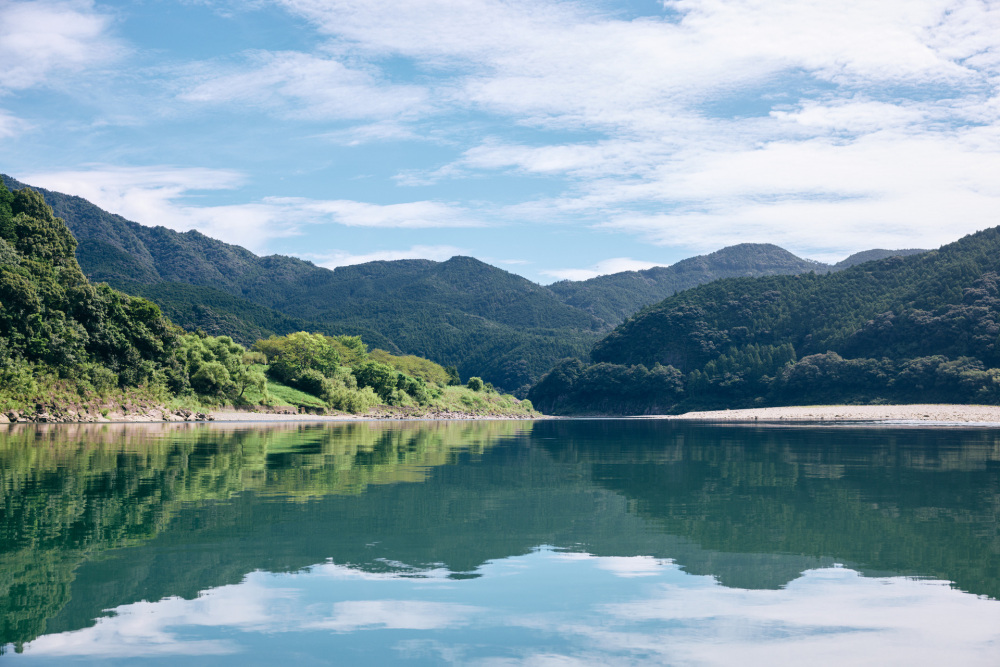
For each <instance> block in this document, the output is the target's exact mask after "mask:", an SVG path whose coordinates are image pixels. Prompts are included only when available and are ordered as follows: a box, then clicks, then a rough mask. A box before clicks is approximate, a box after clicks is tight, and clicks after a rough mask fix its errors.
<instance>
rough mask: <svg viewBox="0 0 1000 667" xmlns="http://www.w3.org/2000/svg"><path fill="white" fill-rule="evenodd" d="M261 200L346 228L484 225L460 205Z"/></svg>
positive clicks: (286, 199)
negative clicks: (328, 220) (315, 216)
mask: <svg viewBox="0 0 1000 667" xmlns="http://www.w3.org/2000/svg"><path fill="white" fill-rule="evenodd" d="M264 201H265V202H267V203H269V204H272V205H277V206H284V207H290V208H293V209H296V210H297V211H300V212H302V213H307V214H313V215H317V216H323V217H328V218H329V219H331V220H333V221H334V222H337V223H339V224H341V225H347V226H348V227H395V228H408V229H421V228H428V227H480V226H483V224H484V223H483V222H482V221H481V220H478V219H477V218H476V217H475V216H474V215H473V214H471V213H470V212H469V211H467V210H465V209H463V208H462V207H460V206H457V205H454V204H447V203H442V202H435V201H415V202H406V203H403V204H370V203H367V202H359V201H350V200H346V199H338V200H313V199H301V198H296V197H269V198H267V199H265V200H264Z"/></svg>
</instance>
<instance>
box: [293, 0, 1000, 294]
mask: <svg viewBox="0 0 1000 667" xmlns="http://www.w3.org/2000/svg"><path fill="white" fill-rule="evenodd" d="M282 4H283V5H285V6H286V7H288V8H289V9H290V10H292V11H293V12H296V13H298V14H300V15H302V16H304V17H306V18H307V19H309V20H311V21H313V22H314V24H315V25H316V26H317V27H318V29H319V30H320V31H321V32H324V33H326V34H328V35H330V36H331V37H332V38H333V41H332V42H331V45H333V47H332V48H336V49H339V50H340V51H342V52H345V53H353V54H355V55H357V56H359V57H361V58H362V59H364V58H374V57H382V56H401V57H405V58H411V59H412V60H413V61H414V62H415V63H416V64H417V65H418V67H422V68H424V69H425V70H426V71H428V72H432V73H435V74H437V75H438V77H439V78H438V81H439V83H438V84H437V85H436V86H434V87H433V88H432V89H430V90H431V92H432V94H433V95H435V96H436V97H435V100H436V102H435V106H436V107H438V108H442V107H444V106H448V105H450V106H451V107H453V108H455V109H469V108H472V109H480V110H486V111H489V112H492V113H494V114H496V115H497V116H499V117H501V118H508V119H510V120H511V121H513V122H516V123H520V124H528V125H536V126H539V127H543V128H550V129H571V130H573V129H587V130H594V131H598V132H600V133H602V134H603V137H602V138H599V139H595V140H591V141H588V142H575V143H551V142H550V143H544V142H541V143H540V144H537V145H521V144H516V143H511V142H509V141H505V140H503V139H502V138H493V139H490V140H487V141H485V142H482V143H480V144H479V145H477V146H473V147H471V148H469V149H467V150H466V151H465V152H464V153H463V154H462V155H461V156H460V157H459V158H458V159H457V160H455V161H453V162H452V163H450V164H447V165H445V166H443V167H440V168H437V169H433V170H430V171H428V172H425V173H418V172H413V171H407V172H404V173H401V174H400V175H399V177H398V178H397V182H398V183H400V184H403V185H421V186H426V185H430V184H434V183H437V182H440V181H441V180H442V179H446V178H455V177H462V176H467V175H470V174H482V173H488V172H497V171H501V172H503V171H513V172H517V173H519V174H527V175H538V176H545V177H548V178H552V177H563V178H565V179H567V183H568V185H569V187H568V188H567V190H566V191H565V192H564V193H563V195H562V196H560V197H559V198H557V199H554V200H540V201H538V202H527V203H525V204H524V205H523V206H522V207H520V208H519V207H516V206H514V207H510V208H509V209H508V210H507V212H508V213H509V214H515V213H519V212H524V211H529V212H530V211H531V210H532V209H534V212H535V213H536V214H538V215H537V216H536V217H535V218H534V219H535V220H536V221H539V222H543V221H552V220H556V221H571V222H573V221H582V222H583V223H585V224H594V223H595V222H596V223H598V224H602V223H603V224H605V226H606V227H607V228H609V229H619V230H623V231H628V232H634V233H639V234H641V235H643V236H644V237H645V238H649V239H652V240H654V241H655V242H657V243H662V244H669V245H681V244H683V245H692V247H694V246H697V248H698V249H704V250H709V249H715V248H717V247H719V246H720V245H727V244H729V243H732V242H734V241H736V240H743V239H744V238H746V237H752V238H753V239H754V240H759V241H774V242H779V243H786V244H790V245H792V246H793V247H795V248H797V249H799V250H800V251H801V252H805V253H807V254H814V255H815V254H817V253H823V252H830V253H833V254H839V255H842V254H843V253H845V252H849V251H851V250H856V249H859V248H858V247H857V245H853V244H856V243H857V240H856V238H851V237H850V236H849V235H852V234H857V233H858V232H859V231H864V232H869V231H871V230H873V229H874V230H875V231H876V234H877V236H878V238H879V243H880V244H882V245H888V246H898V245H912V244H914V243H916V242H917V241H919V243H920V244H922V245H935V244H939V243H941V242H944V241H949V240H952V239H954V238H955V237H957V236H958V235H961V234H963V233H967V232H971V231H974V230H976V229H980V228H982V227H985V226H989V225H993V224H996V223H997V222H998V221H1000V215H998V214H1000V195H998V194H997V193H996V188H995V185H994V182H995V179H993V178H992V174H993V173H997V172H998V171H1000V137H998V133H997V127H998V125H1000V97H998V95H997V91H998V86H1000V38H998V37H997V36H998V35H1000V9H998V8H997V7H996V6H995V3H984V2H979V1H978V0H924V1H921V2H914V1H913V0H887V1H886V2H880V3H877V6H874V5H872V3H870V2H867V1H864V0H848V1H847V2H841V3H836V4H835V5H833V4H830V3H828V2H824V1H823V0H775V1H774V2H767V3H762V2H758V1H756V0H709V1H705V0H698V1H697V2H696V1H695V0H669V1H667V2H665V3H664V6H665V12H664V14H663V15H662V16H659V17H646V18H642V19H637V20H625V19H622V18H619V17H615V16H610V15H608V14H604V13H601V12H600V11H596V10H590V9H587V8H586V7H585V6H583V5H582V4H580V3H562V2H530V3H529V2H497V1H494V0H461V1H460V0H422V1H420V2H413V3H404V4H403V5H398V4H396V5H384V4H382V5H380V4H378V3H365V2H361V1H360V0H336V1H327V0H323V1H320V0H285V1H284V2H283V3H282ZM747 102H749V103H751V104H752V105H755V106H756V108H757V110H756V111H746V110H745V108H744V106H743V105H744V103H747ZM727 104H728V105H731V110H727V107H726V105H727ZM719 105H721V106H719ZM716 107H718V108H716ZM570 213H572V215H568V214H570ZM546 215H553V217H552V218H546V217H545V216H546ZM793 218H794V219H793ZM914 234H915V236H916V240H915V239H914V238H913V236H914ZM860 238H862V239H863V240H864V241H867V240H869V237H868V234H861V236H860ZM550 275H556V274H550ZM565 275H569V274H565ZM583 275H584V274H582V273H578V274H575V276H577V277H581V276H583Z"/></svg>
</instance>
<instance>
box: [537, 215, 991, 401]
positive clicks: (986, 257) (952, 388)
mask: <svg viewBox="0 0 1000 667" xmlns="http://www.w3.org/2000/svg"><path fill="white" fill-rule="evenodd" d="M998 274H1000V228H993V229H988V230H985V231H982V232H979V233H977V234H973V235H971V236H968V237H965V238H963V239H961V240H959V241H957V242H955V243H952V244H949V245H946V246H943V247H942V248H940V249H939V250H935V251H930V252H926V253H923V254H918V255H912V256H908V257H889V258H886V259H880V260H877V261H872V262H866V263H862V264H859V265H856V266H853V267H850V268H846V269H844V270H842V271H838V272H835V273H827V274H819V273H815V272H811V273H806V274H798V275H793V276H766V277H759V278H731V279H725V280H719V281H715V282H712V283H709V284H705V285H701V286H699V287H696V288H693V289H690V290H686V291H684V292H680V293H678V294H676V295H674V296H672V297H670V298H667V299H665V300H663V301H662V302H660V303H659V304H656V305H655V306H651V307H648V308H646V309H644V310H642V311H640V312H639V313H637V314H636V315H634V316H633V317H631V318H630V319H629V320H627V321H626V322H625V323H623V324H622V325H620V326H619V327H618V328H616V329H615V330H614V331H613V332H611V333H610V334H609V335H608V336H606V337H605V338H604V339H602V340H601V341H600V342H598V343H597V345H595V346H594V348H593V350H592V352H591V361H592V362H593V363H592V364H590V365H587V364H584V363H582V362H581V361H579V360H578V359H568V360H565V361H563V362H560V363H559V364H557V366H556V367H555V368H554V369H553V370H552V371H551V372H550V373H549V374H548V375H546V377H545V378H543V379H542V380H541V381H540V382H539V383H538V384H537V385H536V386H535V387H533V388H532V390H531V392H530V394H529V396H530V397H531V399H532V401H533V402H534V403H535V404H536V405H537V406H539V407H540V409H542V410H543V411H546V412H563V413H574V412H593V413H651V412H667V411H683V410H689V409H698V408H718V407H726V408H732V407H748V406H760V405H790V404H810V403H830V402H840V403H842V402H855V403H871V402H914V401H916V402H971V403H991V404H994V403H997V402H1000V275H998ZM667 378H669V381H668V380H667Z"/></svg>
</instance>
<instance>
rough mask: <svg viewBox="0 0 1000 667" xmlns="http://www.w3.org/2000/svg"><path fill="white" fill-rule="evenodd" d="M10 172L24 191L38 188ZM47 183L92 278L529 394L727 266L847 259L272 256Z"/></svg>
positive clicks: (234, 330) (187, 311)
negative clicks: (570, 263)
mask: <svg viewBox="0 0 1000 667" xmlns="http://www.w3.org/2000/svg"><path fill="white" fill-rule="evenodd" d="M3 180H4V181H5V182H6V183H7V185H8V186H9V187H10V188H11V189H12V190H19V189H22V188H24V187H27V186H25V184H23V183H20V182H18V181H16V180H14V179H12V178H9V177H6V176H4V177H3ZM38 190H39V191H40V192H42V193H43V194H44V196H45V199H46V202H47V203H48V204H49V205H50V206H51V207H52V208H53V209H54V211H55V214H56V215H58V216H59V217H61V218H63V219H64V220H65V221H66V224H67V225H68V226H69V228H70V230H71V231H72V233H73V235H74V236H75V238H76V239H77V241H78V242H79V245H78V247H77V250H76V257H77V259H78V261H79V263H80V266H81V267H82V269H83V270H84V272H85V273H86V275H87V276H88V278H90V280H92V281H95V282H107V283H108V284H109V285H111V286H113V287H115V288H117V289H120V290H123V291H125V292H128V293H130V294H135V295H139V296H143V297H145V298H148V299H150V300H152V301H153V302H155V303H156V304H158V305H159V306H160V307H161V308H162V309H163V312H164V314H165V315H167V316H168V317H169V318H170V319H171V320H172V321H173V322H175V323H177V324H179V325H181V326H183V327H185V328H188V329H191V330H194V329H201V330H203V331H204V332H206V333H208V334H210V335H229V336H232V337H233V339H234V340H236V341H237V342H238V343H241V344H244V345H250V344H252V343H253V342H254V341H255V340H257V339H258V338H262V337H267V336H270V335H272V334H276V335H284V334H287V333H291V332H294V331H301V330H308V331H315V332H321V333H325V334H328V335H343V334H350V335H360V336H362V338H363V339H364V340H365V341H366V342H367V343H368V344H370V345H372V346H374V347H379V348H383V349H385V350H388V351H390V352H393V353H397V354H399V353H405V354H415V355H418V356H422V357H426V358H429V359H433V360H435V361H437V362H439V363H442V364H445V365H453V366H456V367H458V369H459V372H460V373H461V374H462V375H463V376H466V377H467V376H470V375H480V376H482V377H483V379H484V380H486V381H489V382H492V383H493V384H494V385H496V386H497V387H500V388H503V389H505V390H508V391H517V390H519V391H520V393H521V394H524V393H525V392H526V391H527V389H528V387H530V385H531V383H533V382H535V381H536V380H537V379H538V378H539V377H541V375H542V374H543V373H545V371H547V370H548V369H549V368H550V367H551V366H552V364H553V363H554V362H555V361H556V360H558V359H561V358H564V357H583V356H585V355H586V353H587V350H589V348H590V347H591V346H592V345H593V343H595V342H596V341H597V340H598V339H599V338H600V337H601V336H602V335H603V334H605V333H607V332H608V331H610V329H611V328H612V327H613V326H615V325H617V324H619V323H621V322H622V321H623V320H624V319H625V318H626V317H628V316H629V315H631V314H632V313H634V312H636V311H637V310H639V309H640V308H642V307H643V306H646V305H648V304H651V303H656V302H658V301H659V300H661V299H663V298H664V297H666V296H670V295H672V294H674V293H675V292H677V291H680V290H683V289H686V288H688V287H692V286H694V285H698V284H702V283H705V282H710V281H712V280H715V279H718V278H724V277H731V276H748V275H749V276H757V275H771V274H795V273H802V272H808V271H817V272H825V271H831V270H834V269H835V268H836V267H833V266H830V265H827V264H822V263H818V262H812V261H809V260H803V259H801V258H798V257H796V256H795V255H793V254H791V253H789V252H788V251H786V250H783V249H781V248H779V247H777V246H773V245H767V244H741V245H737V246H733V247H730V248H724V249H723V250H720V251H718V252H715V253H711V254H709V255H704V256H700V257H694V258H691V259H687V260H683V261H681V262H678V263H677V264H674V265H673V266H669V267H655V268H652V269H648V270H645V271H629V272H623V273H617V274H613V275H607V276H599V277H597V278H593V279H591V280H586V281H579V282H572V281H562V282H559V283H556V284H554V285H551V286H548V287H544V286H541V285H538V284H536V283H533V282H531V281H529V280H527V279H525V278H522V277H521V276H518V275H515V274H512V273H509V272H507V271H503V270H502V269H498V268H496V267H493V266H490V265H489V264H485V263H483V262H481V261H479V260H476V259H474V258H471V257H453V258H451V259H450V260H447V261H445V262H433V261H429V260H397V261H392V262H369V263H367V264H360V265H354V266H346V267H339V268H337V269H335V270H329V269H326V268H323V267H318V266H316V265H314V264H312V263H311V262H307V261H303V260H300V259H296V258H293V257H286V256H282V255H270V256H265V257H260V256H257V255H255V254H254V253H252V252H250V251H249V250H246V249H245V248H242V247H239V246H235V245H230V244H226V243H223V242H221V241H218V240H216V239H212V238H210V237H208V236H205V235H204V234H201V233H200V232H197V231H188V232H183V233H181V232H176V231H173V230H170V229H167V228H165V227H147V226H144V225H141V224H138V223H136V222H132V221H130V220H126V219H125V218H123V217H121V216H119V215H116V214H113V213H109V212H107V211H104V210H102V209H101V208H99V207H97V206H95V205H94V204H92V203H91V202H89V201H87V200H85V199H83V198H81V197H76V196H71V195H66V194H62V193H59V192H53V191H49V190H44V189H41V188H38ZM871 252H877V253H881V252H890V251H871ZM849 259H850V258H849ZM845 261H848V260H845Z"/></svg>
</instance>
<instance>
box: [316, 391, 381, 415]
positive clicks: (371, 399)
mask: <svg viewBox="0 0 1000 667" xmlns="http://www.w3.org/2000/svg"><path fill="white" fill-rule="evenodd" d="M324 398H325V399H326V402H327V403H328V404H329V405H330V407H331V408H333V409H334V410H339V411H341V412H350V413H351V414H355V415H356V414H364V413H366V412H368V411H369V410H370V409H371V408H372V407H374V406H376V405H378V404H379V402H380V400H379V397H378V396H377V395H376V394H375V392H374V391H372V390H371V387H364V388H363V389H357V390H354V389H348V388H346V387H332V388H331V389H330V391H329V392H328V393H327V395H326V396H325V397H324Z"/></svg>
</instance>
